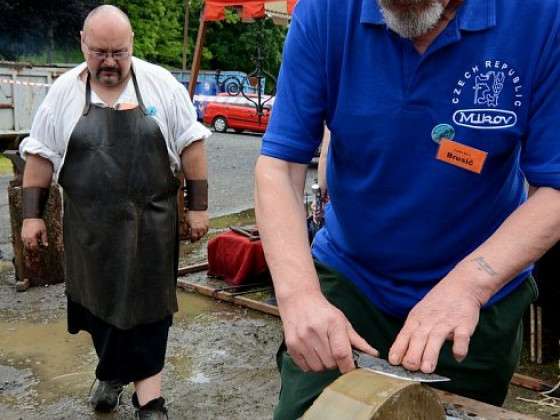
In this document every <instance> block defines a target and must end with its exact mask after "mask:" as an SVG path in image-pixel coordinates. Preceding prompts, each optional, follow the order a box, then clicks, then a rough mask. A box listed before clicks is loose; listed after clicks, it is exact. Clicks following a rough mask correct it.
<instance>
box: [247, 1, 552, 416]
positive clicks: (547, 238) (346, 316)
mask: <svg viewBox="0 0 560 420" xmlns="http://www.w3.org/2000/svg"><path fill="white" fill-rule="evenodd" d="M559 26H560V2H558V1H557V0H523V1H521V0H519V1H518V0H464V1H462V0H300V2H299V4H298V5H297V7H296V10H295V14H294V16H293V20H292V23H291V27H290V31H289V35H288V38H287V41H286V45H285V49H284V61H283V65H282V69H281V75H280V80H279V85H278V94H277V98H276V102H275V105H274V111H273V114H272V120H271V122H270V125H269V128H268V131H267V133H266V135H265V137H264V140H263V146H262V156H261V157H260V158H259V161H258V163H257V168H256V178H257V180H256V210H257V217H258V224H259V228H260V231H261V235H262V238H263V241H264V246H265V252H266V256H267V260H268V263H269V266H270V269H271V272H272V275H273V279H274V283H275V288H276V296H277V300H278V305H279V309H280V314H281V316H282V322H283V327H284V333H285V346H283V347H282V348H281V349H280V351H279V353H278V363H279V367H280V371H281V376H282V391H281V393H280V402H279V405H278V407H277V409H276V412H275V417H276V418H277V419H291V418H297V417H299V416H301V415H302V414H303V412H304V411H305V409H306V408H307V407H308V406H309V405H310V404H311V403H312V401H313V400H314V398H316V397H317V395H318V394H319V393H320V392H321V391H322V389H323V388H324V387H325V386H327V385H328V384H329V383H330V382H332V381H333V380H334V379H336V378H337V377H338V376H339V375H340V374H341V373H345V372H347V371H349V370H351V369H353V361H352V356H351V348H352V347H355V348H358V349H361V350H363V351H366V352H369V353H372V354H377V353H379V354H380V356H381V357H383V358H388V360H389V361H390V362H391V363H393V364H395V365H399V364H400V365H403V366H404V367H405V368H407V369H410V370H421V371H422V372H426V373H429V372H434V371H435V372H437V373H440V374H442V375H445V376H448V377H450V378H451V379H452V381H451V382H449V383H445V384H444V385H442V388H445V389H447V390H450V391H452V392H455V393H458V394H461V395H465V396H468V397H471V398H476V399H479V400H483V401H486V402H489V403H492V404H498V405H499V404H502V403H503V401H504V398H505V396H506V393H507V387H508V383H509V381H510V379H511V376H512V374H513V371H514V369H515V367H516V364H517V362H518V358H519V353H520V348H521V341H522V327H521V319H522V315H523V312H524V311H525V309H526V308H527V306H528V305H529V304H530V302H531V301H532V300H533V299H534V298H535V297H536V288H535V285H534V282H533V280H532V278H531V277H530V270H531V265H532V263H533V262H534V261H535V260H537V259H538V258H539V257H540V256H541V255H542V254H543V253H544V252H545V251H546V250H547V249H548V248H549V247H551V246H552V245H553V244H554V243H555V242H556V241H558V239H560V192H559V191H558V189H560V136H559V135H558V131H559V128H560V119H559V116H560V29H559ZM324 123H326V124H327V126H328V128H329V129H330V130H331V133H332V138H331V147H330V151H329V157H328V168H327V181H328V189H329V194H330V198H331V203H330V204H329V205H328V206H327V209H326V214H325V218H326V227H325V228H323V229H322V230H321V231H320V232H319V233H318V235H317V237H316V239H315V241H314V243H313V246H312V250H311V252H310V249H309V247H308V245H307V241H306V232H305V224H304V214H303V210H302V200H301V197H302V195H303V194H302V191H303V186H304V180H305V170H306V164H307V163H308V162H309V160H310V159H311V157H312V156H313V151H314V150H315V149H316V147H317V145H318V142H319V141H320V139H321V133H322V130H323V124H324ZM526 183H528V184H529V185H530V186H531V188H530V190H531V191H530V194H529V198H528V197H527V196H528V193H527V188H526Z"/></svg>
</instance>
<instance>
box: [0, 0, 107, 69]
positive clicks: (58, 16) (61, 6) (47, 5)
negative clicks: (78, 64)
mask: <svg viewBox="0 0 560 420" xmlns="http://www.w3.org/2000/svg"><path fill="white" fill-rule="evenodd" d="M99 3H100V2H99V1H98V0H70V1H68V0H51V1H48V2H39V1H34V0H0V11H1V12H0V28H2V30H1V31H0V58H4V59H8V60H16V59H18V57H21V56H22V55H33V54H40V53H46V60H47V61H53V54H54V53H55V51H60V50H74V51H76V50H79V32H80V28H81V26H82V22H83V19H84V18H85V16H86V15H87V13H88V11H89V10H91V9H92V8H93V7H95V6H97V5H98V4H99ZM74 56H75V55H74ZM62 57H64V55H62ZM78 57H79V55H78Z"/></svg>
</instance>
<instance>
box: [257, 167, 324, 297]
mask: <svg viewBox="0 0 560 420" xmlns="http://www.w3.org/2000/svg"><path fill="white" fill-rule="evenodd" d="M305 170H306V168H305V165H297V164H290V163H287V162H283V161H281V160H277V159H273V158H269V157H263V156H261V157H260V158H259V160H258V162H257V167H256V186H255V211H256V215H257V224H258V227H259V232H260V235H261V238H262V241H263V245H264V250H265V255H266V260H267V263H268V266H269V268H270V271H271V273H272V278H273V281H274V286H275V290H276V295H277V298H278V301H279V303H280V304H281V303H282V301H283V300H284V299H289V298H290V296H294V295H300V296H304V295H305V293H309V292H314V291H317V292H319V291H320V287H319V281H318V279H317V273H316V271H315V267H314V265H313V259H312V257H311V250H310V247H309V242H308V239H307V230H306V226H305V210H304V206H303V201H302V199H303V187H304V182H305Z"/></svg>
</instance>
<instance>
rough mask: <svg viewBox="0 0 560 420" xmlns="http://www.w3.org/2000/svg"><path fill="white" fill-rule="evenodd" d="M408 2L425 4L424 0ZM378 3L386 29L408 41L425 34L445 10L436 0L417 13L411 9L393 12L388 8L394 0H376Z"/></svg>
mask: <svg viewBox="0 0 560 420" xmlns="http://www.w3.org/2000/svg"><path fill="white" fill-rule="evenodd" d="M364 1H372V0H364ZM404 2H405V1H403V0H400V1H399V3H401V4H402V3H404ZM408 2H409V3H410V4H411V5H414V4H422V3H426V0H409V1H408ZM378 3H379V6H380V8H381V13H383V17H384V18H385V23H386V24H387V27H388V28H389V29H391V30H393V31H394V32H396V33H397V34H399V35H400V36H401V37H403V38H409V39H414V38H418V37H419V36H422V35H425V34H427V33H428V32H429V31H430V29H432V28H433V27H434V26H435V25H436V24H437V23H438V22H439V20H440V19H441V16H442V15H443V12H444V10H445V8H444V7H443V5H442V4H441V3H440V2H439V1H437V0H432V1H430V4H429V5H428V6H427V7H426V8H425V9H424V10H421V11H419V12H416V11H414V10H413V9H412V10H407V11H405V12H395V11H393V10H392V9H391V8H390V6H391V5H393V4H394V3H395V0H378Z"/></svg>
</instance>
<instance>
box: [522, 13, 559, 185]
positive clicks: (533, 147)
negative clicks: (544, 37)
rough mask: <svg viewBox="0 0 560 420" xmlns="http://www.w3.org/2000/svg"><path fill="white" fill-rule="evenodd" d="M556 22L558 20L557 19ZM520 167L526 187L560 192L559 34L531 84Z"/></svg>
mask: <svg viewBox="0 0 560 420" xmlns="http://www.w3.org/2000/svg"><path fill="white" fill-rule="evenodd" d="M557 22H558V20H557ZM533 86H534V89H533V92H532V100H531V103H530V109H529V126H528V131H527V137H526V141H525V143H524V145H523V149H522V152H521V167H522V169H523V172H524V174H525V176H526V177H527V181H528V182H529V184H531V185H534V186H536V187H551V188H556V189H560V31H559V30H558V26H557V29H556V32H555V35H553V36H551V37H550V40H549V44H548V45H547V46H546V47H545V49H544V51H543V55H542V60H541V65H540V66H539V68H538V72H537V77H536V79H535V81H534V85H533Z"/></svg>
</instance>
